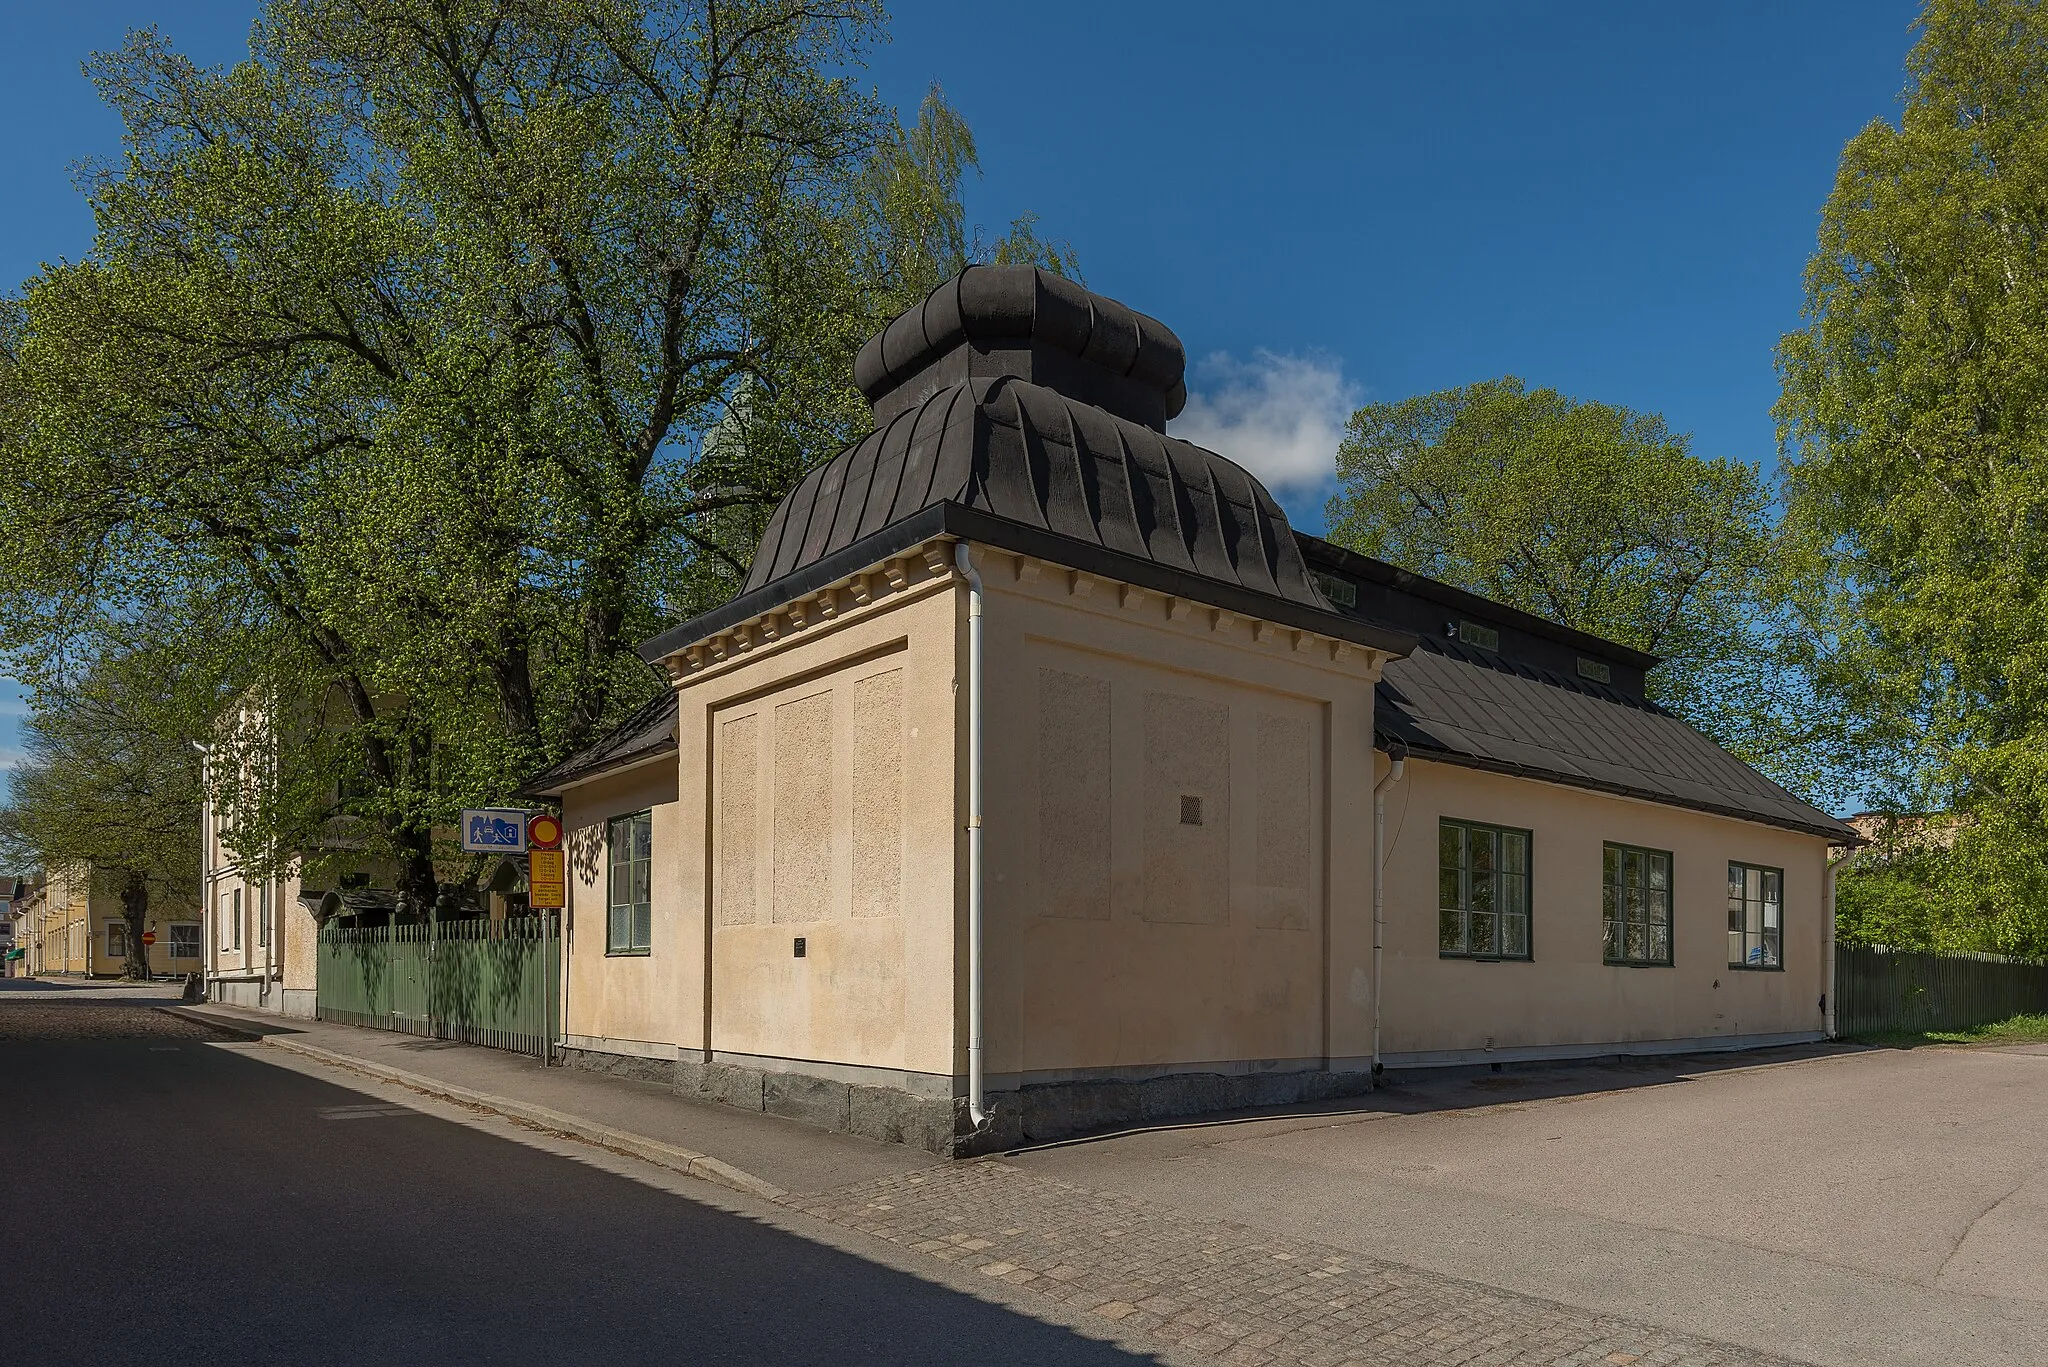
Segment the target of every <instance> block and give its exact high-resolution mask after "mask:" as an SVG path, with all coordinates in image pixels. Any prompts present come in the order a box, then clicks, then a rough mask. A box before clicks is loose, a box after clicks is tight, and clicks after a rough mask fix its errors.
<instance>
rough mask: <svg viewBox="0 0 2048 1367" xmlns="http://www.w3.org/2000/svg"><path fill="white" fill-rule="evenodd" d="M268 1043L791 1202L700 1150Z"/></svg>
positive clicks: (338, 1056)
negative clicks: (680, 1146) (699, 1151)
mask: <svg viewBox="0 0 2048 1367" xmlns="http://www.w3.org/2000/svg"><path fill="white" fill-rule="evenodd" d="M263 1043H264V1044H265V1045H268V1046H269V1047H270V1048H273V1049H282V1050H284V1051H285V1052H286V1053H291V1054H300V1055H303V1056H304V1057H306V1058H310V1059H313V1060H316V1061H317V1062H320V1063H331V1064H334V1065H335V1066H337V1067H341V1068H347V1069H350V1070H352V1071H354V1072H358V1073H363V1074H365V1075H367V1076H369V1077H374V1078H378V1079H380V1080H382V1081H385V1082H395V1083H397V1084H399V1085H400V1086H402V1087H410V1088H411V1089H412V1090H413V1091H416V1092H425V1093H426V1094H427V1095H428V1096H433V1097H440V1098H441V1099H443V1100H445V1101H453V1102H456V1103H458V1104H460V1105H464V1106H474V1107H476V1108H478V1109H480V1110H485V1111H489V1112H491V1113H493V1114H495V1115H502V1116H505V1117H507V1118H508V1119H512V1120H523V1121H525V1122H526V1123H527V1124H530V1125H538V1126H540V1127H541V1128H542V1129H547V1130H554V1131H556V1132H557V1133H560V1134H566V1135H569V1136H571V1137H572V1138H576V1139H581V1140H582V1141H584V1142H585V1143H587V1144H595V1145H597V1146H598V1147H599V1148H601V1149H610V1150H612V1151H613V1152H615V1153H623V1154H626V1155H628V1156H629V1157H633V1158H639V1159H643V1160H645V1161H646V1162H649V1163H653V1164H655V1165H657V1166H659V1167H664V1168H669V1169H671V1170H673V1171H675V1172H680V1173H684V1174H686V1175H687V1176H690V1177H696V1178H700V1179H702V1180H704V1181H706V1182H716V1183H717V1184H718V1185H720V1186H722V1187H730V1188H731V1189H732V1190H734V1191H741V1192H745V1193H746V1194H747V1195H749V1196H758V1197H761V1198H762V1199H763V1200H768V1201H774V1202H776V1203H777V1204H782V1203H785V1202H786V1201H787V1200H788V1198H789V1193H788V1192H787V1191H784V1190H783V1189H782V1188H781V1187H778V1186H776V1185H775V1184H774V1183H773V1182H770V1181H767V1180H765V1179H763V1178H759V1177H756V1176H754V1174H752V1173H750V1172H747V1171H745V1170H743V1169H741V1168H736V1167H734V1166H733V1165H732V1164H730V1163H728V1162H726V1161H725V1160H724V1159H721V1158H713V1157H712V1156H711V1155H710V1154H707V1153H698V1152H697V1151H696V1150H694V1149H685V1148H679V1147H677V1146H676V1145H674V1144H664V1143H662V1142H661V1141H660V1140H658V1139H649V1138H648V1137H647V1136H646V1135H642V1134H634V1133H632V1132H631V1131H628V1130H615V1129H612V1128H611V1127H610V1126H607V1125H600V1124H599V1123H598V1122H596V1121H595V1120H585V1119H584V1118H583V1117H582V1116H579V1115H569V1114H568V1113H566V1112H563V1111H557V1110H551V1109H550V1108H548V1107H546V1106H535V1105H532V1104H530V1103H528V1102H524V1101H515V1100H513V1099H512V1098H511V1097H504V1096H495V1095H493V1094H492V1093H490V1092H479V1091H474V1090H472V1089H470V1088H468V1087H457V1086H455V1085H454V1084H453V1083H448V1082H441V1081H439V1080H437V1079H435V1078H430V1077H423V1076H421V1075H420V1074H418V1073H410V1072H407V1071H406V1070H405V1069H403V1068H393V1067H391V1066H390V1065H388V1064H383V1063H372V1062H370V1061H369V1060H367V1059H360V1058H357V1057H355V1056H354V1055H353V1054H343V1053H338V1052H336V1051H335V1050H333V1049H322V1048H321V1047H320V1046H319V1045H317V1044H305V1043H302V1042H300V1041H298V1040H290V1039H285V1038H283V1037H282V1036H278V1035H266V1036H264V1037H263Z"/></svg>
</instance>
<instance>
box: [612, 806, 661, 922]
mask: <svg viewBox="0 0 2048 1367" xmlns="http://www.w3.org/2000/svg"><path fill="white" fill-rule="evenodd" d="M605 853H606V856H607V858H608V860H609V862H610V865H611V876H610V879H609V880H608V891H607V894H606V900H607V902H608V903H609V914H608V915H607V916H606V917H605V937H604V952H605V953H607V954H645V953H646V952H647V951H648V947H649V945H650V944H651V943H652V942H653V939H654V899H653V895H652V892H651V889H652V886H653V878H654V813H653V812H635V813H633V814H632V815H631V816H615V817H613V818H612V819H611V821H610V822H609V823H607V825H606V827H605Z"/></svg>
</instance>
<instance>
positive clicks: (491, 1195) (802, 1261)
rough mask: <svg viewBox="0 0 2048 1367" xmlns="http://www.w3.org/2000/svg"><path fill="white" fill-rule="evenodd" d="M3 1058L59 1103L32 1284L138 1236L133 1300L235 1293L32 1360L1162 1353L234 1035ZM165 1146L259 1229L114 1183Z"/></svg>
mask: <svg viewBox="0 0 2048 1367" xmlns="http://www.w3.org/2000/svg"><path fill="white" fill-rule="evenodd" d="M6 1009H8V1008H4V1007H0V1011H4V1010H6ZM7 1063H8V1069H9V1079H10V1083H11V1084H12V1085H16V1086H19V1087H21V1088H23V1089H24V1091H25V1093H26V1094H28V1095H33V1096H36V1097H37V1098H39V1099H40V1101H41V1102H42V1103H43V1104H38V1105H36V1106H34V1107H30V1108H28V1109H27V1111H26V1112H24V1113H22V1114H19V1115H15V1114H12V1113H10V1116H9V1123H8V1151H9V1154H10V1156H12V1157H15V1158H18V1159H19V1160H20V1161H21V1162H23V1163H25V1164H26V1165H27V1168H26V1169H25V1170H26V1171H31V1172H37V1173H42V1174H47V1175H48V1176H49V1180H45V1181H38V1182H34V1183H25V1184H19V1185H17V1186H16V1187H15V1188H14V1189H13V1191H12V1192H11V1193H10V1201H9V1207H8V1214H9V1218H8V1219H7V1220H6V1221H4V1222H0V1265H4V1266H7V1267H8V1268H9V1269H10V1284H9V1287H8V1291H9V1296H10V1301H11V1303H15V1304H27V1305H38V1304H51V1305H55V1304H60V1303H62V1298H63V1297H64V1296H67V1295H75V1293H76V1276H77V1269H79V1268H81V1267H88V1266H98V1265H101V1264H103V1263H104V1261H105V1254H106V1250H107V1248H108V1247H109V1246H118V1247H120V1248H121V1250H122V1256H123V1263H124V1266H126V1267H128V1268H131V1269H133V1270H132V1272H131V1273H129V1274H128V1275H127V1277H126V1279H125V1280H124V1282H123V1290H124V1294H128V1295H131V1296H133V1297H135V1298H136V1299H137V1301H138V1303H142V1304H187V1303H190V1304H206V1305H208V1306H210V1307H212V1309H211V1310H210V1311H209V1313H208V1314H206V1315H205V1316H177V1317H172V1318H170V1319H167V1320H163V1321H162V1322H160V1323H158V1324H156V1325H154V1326H153V1327H152V1328H151V1330H150V1332H149V1334H148V1335H147V1338H146V1340H138V1341H137V1342H135V1343H133V1344H125V1343H123V1342H122V1341H121V1340H120V1339H119V1338H118V1337H116V1336H114V1335H113V1334H112V1333H111V1331H109V1330H108V1329H107V1328H106V1326H105V1324H104V1323H103V1322H101V1321H98V1320H96V1319H94V1318H93V1317H90V1316H86V1317H80V1316H72V1315H40V1316H36V1315H32V1316H23V1317H19V1322H16V1323H10V1324H9V1325H8V1327H7V1332H6V1344H7V1355H8V1358H9V1360H11V1361H22V1362H109V1363H113V1362H119V1363H136V1364H141V1363H147V1362H171V1361H194V1362H198V1361H212V1360H215V1359H216V1358H217V1357H218V1356H219V1353H220V1348H221V1345H222V1344H224V1343H247V1342H256V1341H262V1342H264V1343H266V1344H269V1345H271V1348H270V1350H269V1351H270V1353H271V1355H272V1358H273V1359H274V1360H276V1361H281V1362H283V1361H291V1362H339V1361H347V1362H400V1361H403V1362H615V1363H640V1362H678V1361H688V1362H692V1363H707V1364H708V1363H735V1364H740V1363H745V1364H783V1363H788V1364H797V1363H802V1364H810V1363H818V1362H877V1363H890V1364H935V1365H936V1364H951V1363H958V1362H965V1361H972V1362H974V1363H975V1364H977V1367H1012V1365H1013V1364H1014V1367H1025V1365H1026V1364H1038V1363H1061V1364H1076V1365H1077V1367H1119V1365H1122V1364H1138V1363H1148V1362H1156V1361H1157V1359H1156V1358H1154V1357H1151V1356H1149V1355H1142V1354H1137V1353H1132V1352H1127V1351H1125V1350H1123V1349H1120V1348H1118V1347H1115V1346H1114V1345H1111V1344H1107V1343H1103V1342H1100V1341H1097V1340H1093V1339H1089V1338H1085V1337H1083V1336H1081V1335H1080V1334H1077V1333H1075V1332H1073V1331H1072V1330H1069V1329H1067V1328H1064V1327H1062V1326H1059V1325H1055V1324H1049V1323H1046V1322H1044V1321H1041V1320H1037V1319H1034V1318H1032V1317H1031V1316H1030V1315H1028V1314H1024V1313H1021V1312H1019V1311H1017V1310H1013V1309H1009V1308H1007V1307H1005V1306H1002V1305H997V1304H992V1303H990V1302H988V1301H985V1300H982V1299H979V1298H978V1297H976V1296H972V1295H968V1294H964V1293H962V1292H956V1291H953V1290H951V1289H949V1288H948V1287H945V1286H942V1285H939V1284H937V1283H934V1282H931V1281H926V1280H924V1279H923V1278H921V1277H918V1276H914V1275H911V1274H910V1273H907V1272H900V1271H897V1270H895V1269H893V1268H891V1267H887V1266H884V1265H882V1264H880V1263H876V1262H870V1261H868V1260H867V1259H865V1258H863V1257H860V1256H857V1255H856V1254H853V1253H849V1252H845V1251H842V1250H840V1249H838V1248H834V1247H831V1246H829V1245H826V1244H822V1243H818V1242H815V1241H814V1240H812V1239H810V1238H806V1237H803V1236H801V1235H798V1234H795V1233H791V1232H789V1231H788V1230H784V1229H781V1228H777V1227H776V1226H774V1225H771V1224H768V1223H765V1222H763V1221H762V1220H759V1219H752V1218H747V1217H745V1216H742V1215H739V1214H735V1213H732V1212H731V1211H730V1210H727V1209H722V1208H721V1205H722V1204H723V1203H724V1201H725V1200H726V1199H727V1198H726V1195H725V1194H724V1193H722V1192H721V1193H717V1194H716V1195H713V1196H710V1197H709V1199H707V1200H703V1201H700V1200H698V1199H695V1198H693V1197H686V1196H681V1195H677V1194H675V1193H673V1192H670V1191H664V1190H656V1189H652V1188H650V1187H649V1186H645V1185H642V1184H641V1183H639V1182H637V1181H634V1180H632V1179H630V1178H627V1177H623V1176H619V1175H617V1174H614V1173H610V1172H606V1171H603V1170H601V1169H599V1168H597V1167H594V1166H591V1165H590V1163H589V1162H586V1161H579V1160H578V1159H575V1158H570V1157H563V1156H560V1155H557V1154H553V1153H548V1152H544V1151H542V1150H539V1149H534V1148H530V1147H527V1146H526V1145H523V1144H519V1143H515V1142H513V1141H511V1140H507V1139H501V1138H498V1137H497V1136H494V1135H491V1134H487V1133H484V1132H483V1131H480V1130H477V1129H474V1128H471V1127H469V1126H467V1125H460V1124H456V1123H454V1122H451V1121H444V1120H441V1119H438V1118H436V1117H433V1116H429V1115H426V1114H423V1113H421V1112H419V1111H415V1110H412V1109H411V1108H410V1107H408V1106H405V1105H403V1104H396V1103H387V1102H383V1101H380V1100H377V1099H375V1098H371V1097H367V1096H366V1095H365V1094H364V1093H362V1092H358V1091H354V1090H351V1089H348V1088H345V1087H341V1086H337V1085H335V1084H333V1083H330V1082H327V1081H325V1080H323V1079H320V1078H316V1077H309V1076H307V1075H304V1074H301V1073H298V1072H294V1071H291V1070H288V1069H283V1068H277V1067H272V1066H270V1065H268V1064H265V1063H262V1062H259V1061H257V1060H255V1059H252V1058H249V1057H247V1056H245V1055H243V1054H240V1053H237V1052H234V1051H229V1050H221V1049H210V1048H204V1047H197V1048H195V1047H185V1048H179V1049H171V1050H168V1051H166V1050H164V1049H163V1048H162V1046H157V1047H155V1048H152V1047H151V1045H150V1044H149V1043H148V1042H147V1041H145V1040H137V1039H93V1040H81V1039H75V1038H74V1039H66V1040H37V1041H31V1042H21V1043H16V1044H14V1045H10V1047H9V1053H8V1059H7ZM17 1122H19V1123H17ZM344 1122H345V1123H344ZM143 1146H146V1148H147V1150H148V1152H149V1153H150V1155H151V1161H152V1163H156V1164H160V1165H161V1166H162V1168H163V1170H165V1171H170V1172H198V1171H217V1172H219V1171H224V1172H232V1173H234V1174H236V1182H237V1196H236V1223H237V1230H238V1232H237V1234H236V1237H235V1238H233V1239H201V1240H196V1241H195V1240H194V1239H193V1238H192V1237H191V1231H190V1228H189V1226H187V1225H186V1224H183V1223H181V1222H178V1221H166V1220H163V1219H161V1218H160V1212H157V1211H155V1210H151V1209H147V1208H138V1207H137V1204H136V1203H135V1202H134V1201H133V1193H132V1192H131V1191H130V1190H128V1188H127V1187H126V1186H125V1185H124V1184H121V1183H114V1182H108V1181H107V1180H106V1174H107V1173H108V1172H110V1171H118V1170H120V1169H121V1168H122V1166H123V1165H124V1164H125V1163H127V1162H129V1161H130V1160H131V1159H132V1156H133V1154H134V1153H135V1152H137V1151H138V1148H139V1147H143ZM712 1200H717V1201H719V1202H720V1204H712V1203H711V1201H712ZM31 1240H32V1241H33V1242H30V1241H31ZM457 1251H459V1253H460V1256H459V1257H458V1256H452V1254H454V1253H455V1252H457Z"/></svg>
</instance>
